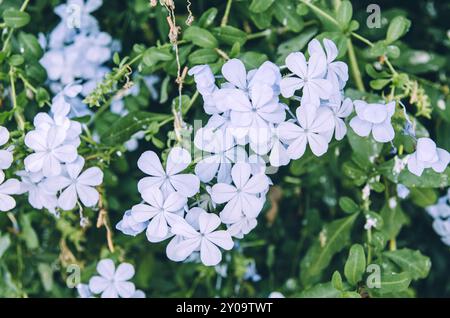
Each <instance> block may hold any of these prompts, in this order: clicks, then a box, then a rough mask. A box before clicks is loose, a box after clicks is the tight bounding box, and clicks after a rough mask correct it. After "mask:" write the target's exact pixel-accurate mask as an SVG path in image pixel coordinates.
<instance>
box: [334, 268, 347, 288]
mask: <svg viewBox="0 0 450 318" xmlns="http://www.w3.org/2000/svg"><path fill="white" fill-rule="evenodd" d="M331 284H332V285H333V287H334V288H336V289H337V290H343V289H344V285H343V284H342V276H341V274H340V273H339V272H338V271H335V272H334V273H333V277H331Z"/></svg>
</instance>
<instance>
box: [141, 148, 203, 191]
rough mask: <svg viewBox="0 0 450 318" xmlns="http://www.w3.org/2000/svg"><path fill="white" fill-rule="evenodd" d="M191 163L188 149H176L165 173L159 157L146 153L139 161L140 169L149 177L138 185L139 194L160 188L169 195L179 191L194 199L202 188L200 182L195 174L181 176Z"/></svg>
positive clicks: (153, 153)
mask: <svg viewBox="0 0 450 318" xmlns="http://www.w3.org/2000/svg"><path fill="white" fill-rule="evenodd" d="M190 163H191V155H190V154H189V152H188V151H187V150H186V149H183V148H180V147H174V148H172V149H171V150H170V152H169V155H168V157H167V164H166V170H165V171H164V169H163V167H162V165H161V161H160V160H159V158H158V155H157V154H156V153H155V152H153V151H146V152H144V153H143V154H142V155H141V156H140V158H139V160H138V163H137V164H138V167H139V169H140V170H141V171H143V172H144V173H146V174H148V175H149V177H144V178H142V179H141V180H140V181H139V183H138V190H139V192H141V193H142V192H143V191H145V190H146V189H149V188H152V187H158V188H160V189H161V191H162V192H163V193H164V195H168V194H169V193H171V192H174V191H178V192H179V193H180V194H182V195H184V196H185V197H188V198H189V197H192V196H193V195H195V194H196V193H197V192H198V191H199V188H200V180H199V178H198V177H197V176H196V175H194V174H180V172H181V171H183V170H185V169H186V168H187V167H188V166H189V164H190Z"/></svg>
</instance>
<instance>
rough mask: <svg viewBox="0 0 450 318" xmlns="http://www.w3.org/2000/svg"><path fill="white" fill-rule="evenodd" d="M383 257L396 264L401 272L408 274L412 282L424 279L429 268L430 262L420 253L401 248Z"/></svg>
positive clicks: (386, 253) (385, 253)
mask: <svg viewBox="0 0 450 318" xmlns="http://www.w3.org/2000/svg"><path fill="white" fill-rule="evenodd" d="M384 256H386V257H387V258H389V259H390V260H391V261H392V262H394V263H395V264H397V265H398V266H399V267H400V268H401V269H402V270H403V271H405V272H407V273H409V275H410V277H411V278H412V279H414V280H416V279H419V278H426V277H427V276H428V273H429V272H430V268H431V261H430V259H429V258H428V257H426V256H424V255H422V253H420V251H413V250H410V249H408V248H403V249H401V250H396V251H388V252H384Z"/></svg>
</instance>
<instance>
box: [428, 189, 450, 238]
mask: <svg viewBox="0 0 450 318" xmlns="http://www.w3.org/2000/svg"><path fill="white" fill-rule="evenodd" d="M426 210H427V212H428V214H429V215H431V216H432V217H433V229H434V230H435V231H436V233H437V234H438V235H439V236H441V240H442V242H444V244H446V245H448V246H450V189H449V190H448V191H447V195H445V196H443V197H441V198H440V199H439V200H438V203H437V204H435V205H431V206H429V207H427V209H426Z"/></svg>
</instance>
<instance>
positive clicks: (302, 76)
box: [280, 52, 333, 105]
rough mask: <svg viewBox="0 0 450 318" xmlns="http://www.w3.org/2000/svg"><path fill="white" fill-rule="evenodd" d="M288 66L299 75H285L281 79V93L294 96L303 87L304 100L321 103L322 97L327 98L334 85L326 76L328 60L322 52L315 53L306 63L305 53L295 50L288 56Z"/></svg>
mask: <svg viewBox="0 0 450 318" xmlns="http://www.w3.org/2000/svg"><path fill="white" fill-rule="evenodd" d="M286 66H287V68H288V69H289V70H290V71H291V72H292V73H294V75H297V76H298V77H295V76H292V77H285V78H283V79H282V80H281V83H280V88H281V94H282V95H283V96H284V97H286V98H289V97H292V96H293V95H294V92H295V91H296V90H298V89H303V95H302V101H303V102H305V103H312V104H314V105H319V102H320V99H321V98H322V99H327V98H328V97H330V94H331V93H332V89H333V86H332V84H331V83H330V81H328V80H327V79H324V76H325V74H326V71H327V60H326V59H325V57H324V56H323V55H322V54H313V55H311V57H310V58H309V60H308V63H306V59H305V56H304V55H303V53H300V52H295V53H291V54H289V55H288V56H287V57H286Z"/></svg>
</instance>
